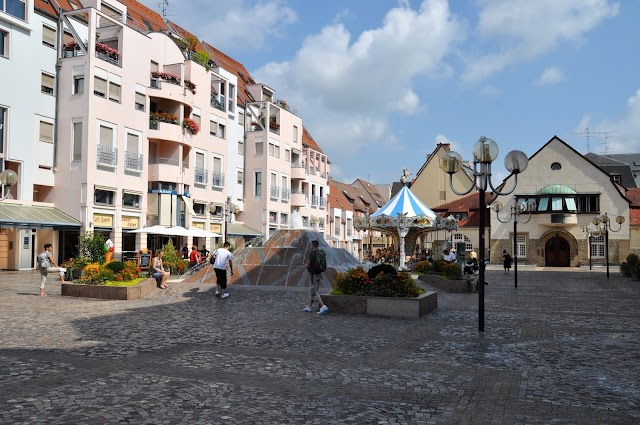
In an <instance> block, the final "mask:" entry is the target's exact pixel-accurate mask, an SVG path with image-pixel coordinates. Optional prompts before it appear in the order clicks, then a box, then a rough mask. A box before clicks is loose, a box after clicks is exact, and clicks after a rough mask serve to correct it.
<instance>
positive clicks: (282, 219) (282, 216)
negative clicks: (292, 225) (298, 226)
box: [280, 213, 289, 224]
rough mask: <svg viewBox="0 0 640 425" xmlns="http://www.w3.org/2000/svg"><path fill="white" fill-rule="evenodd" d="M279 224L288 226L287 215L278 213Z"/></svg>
mask: <svg viewBox="0 0 640 425" xmlns="http://www.w3.org/2000/svg"><path fill="white" fill-rule="evenodd" d="M280 224H289V214H285V213H280Z"/></svg>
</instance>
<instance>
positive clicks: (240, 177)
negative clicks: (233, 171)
mask: <svg viewBox="0 0 640 425" xmlns="http://www.w3.org/2000/svg"><path fill="white" fill-rule="evenodd" d="M237 181H238V184H239V185H243V184H244V172H243V171H238V173H237Z"/></svg>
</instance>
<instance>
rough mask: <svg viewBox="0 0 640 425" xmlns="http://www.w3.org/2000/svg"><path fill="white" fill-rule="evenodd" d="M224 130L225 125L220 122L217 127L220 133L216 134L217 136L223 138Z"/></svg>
mask: <svg viewBox="0 0 640 425" xmlns="http://www.w3.org/2000/svg"><path fill="white" fill-rule="evenodd" d="M225 130H226V127H225V125H224V124H220V126H219V127H218V131H219V133H220V134H218V137H220V138H221V139H224V138H225Z"/></svg>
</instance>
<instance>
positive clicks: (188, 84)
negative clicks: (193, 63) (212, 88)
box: [184, 80, 196, 94]
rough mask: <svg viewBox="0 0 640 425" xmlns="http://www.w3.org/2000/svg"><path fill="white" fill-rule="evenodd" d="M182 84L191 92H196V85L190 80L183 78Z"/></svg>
mask: <svg viewBox="0 0 640 425" xmlns="http://www.w3.org/2000/svg"><path fill="white" fill-rule="evenodd" d="M184 85H185V87H186V88H188V89H189V90H190V91H191V93H193V94H196V85H195V84H194V83H192V82H191V81H190V80H184Z"/></svg>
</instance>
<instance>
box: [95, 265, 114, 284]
mask: <svg viewBox="0 0 640 425" xmlns="http://www.w3.org/2000/svg"><path fill="white" fill-rule="evenodd" d="M115 277H116V274H115V273H114V272H113V270H109V269H108V268H106V267H104V268H102V269H100V273H99V274H98V276H97V278H96V282H98V283H104V282H106V281H108V280H114V279H115Z"/></svg>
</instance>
